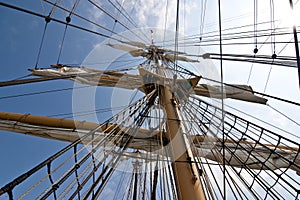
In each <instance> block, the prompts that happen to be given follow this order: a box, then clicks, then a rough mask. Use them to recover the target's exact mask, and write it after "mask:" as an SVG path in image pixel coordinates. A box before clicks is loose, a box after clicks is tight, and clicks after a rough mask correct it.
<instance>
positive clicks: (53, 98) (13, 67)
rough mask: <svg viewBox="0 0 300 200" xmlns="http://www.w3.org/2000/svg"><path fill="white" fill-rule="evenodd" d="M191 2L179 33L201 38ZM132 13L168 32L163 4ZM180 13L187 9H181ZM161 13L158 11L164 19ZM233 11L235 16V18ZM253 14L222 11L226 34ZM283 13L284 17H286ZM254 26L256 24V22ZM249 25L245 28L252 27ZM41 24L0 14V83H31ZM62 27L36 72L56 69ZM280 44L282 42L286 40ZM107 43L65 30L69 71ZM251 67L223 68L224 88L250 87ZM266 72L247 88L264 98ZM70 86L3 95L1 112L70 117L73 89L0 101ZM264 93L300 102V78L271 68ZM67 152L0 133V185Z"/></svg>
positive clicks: (51, 33) (27, 4) (17, 89)
mask: <svg viewBox="0 0 300 200" xmlns="http://www.w3.org/2000/svg"><path fill="white" fill-rule="evenodd" d="M4 2H7V3H9V4H13V5H17V6H20V7H22V8H25V9H29V10H33V11H36V12H39V13H43V12H44V11H43V8H42V6H41V4H40V2H39V1H34V0H29V1H4ZM188 3H190V4H186V7H185V8H186V10H188V12H187V14H186V16H185V15H181V19H182V21H184V23H183V25H182V26H181V28H180V31H181V34H183V35H184V34H186V35H192V34H195V33H198V31H199V21H198V20H196V19H195V17H194V15H195V14H194V13H197V11H199V10H198V9H199V5H198V4H197V3H195V2H188ZM233 5H234V6H233ZM251 5H252V4H251ZM284 5H285V6H284V9H283V10H287V9H288V5H286V4H284ZM43 6H44V7H45V13H48V12H49V10H50V7H49V5H48V4H46V3H43ZM79 6H80V8H78V13H80V14H82V15H85V16H87V17H89V18H91V19H93V20H95V21H97V22H99V23H101V24H102V25H104V26H106V27H108V28H109V29H111V28H112V22H113V20H111V19H109V18H108V17H107V16H105V15H104V14H99V10H97V9H95V8H94V7H92V6H91V5H88V4H87V3H84V2H81V3H80V4H79ZM135 6H136V7H137V8H136V9H135V10H133V18H134V19H136V22H137V23H138V25H139V26H142V25H145V26H146V27H159V28H164V17H161V16H162V15H161V12H162V10H163V9H164V7H165V2H163V1H153V2H152V1H151V2H149V5H148V7H147V6H145V5H143V4H142V3H139V2H137V3H136V5H135ZM66 7H68V8H70V7H71V6H70V4H69V2H66ZM129 7H130V4H128V7H127V8H129ZM207 7H208V10H209V11H210V12H207V17H206V21H205V22H206V24H207V26H206V28H205V31H207V32H208V31H211V30H216V29H217V7H216V1H213V2H212V1H211V2H210V3H208V5H207ZM280 7H281V5H278V4H276V11H277V13H280ZM149 8H152V9H149ZM236 8H239V10H238V11H237V9H236ZM181 9H183V6H182V7H181ZM264 9H267V8H266V6H265V5H262V7H261V10H262V11H263V10H264ZM159 10H160V11H161V12H159ZM128 11H130V9H128ZM174 11H175V7H174V5H170V11H169V13H168V20H169V21H168V23H167V29H170V30H174V22H175V20H174V19H175V18H174V15H173V14H174ZM233 11H236V13H233ZM251 12H252V9H251V10H249V9H248V6H247V5H244V4H243V3H242V1H235V2H233V3H230V4H224V5H223V14H224V24H223V25H224V28H229V27H231V26H238V25H240V24H245V20H252V18H253V17H252V16H251ZM285 12H286V13H287V11H285ZM266 13H267V14H265V15H266V16H263V15H260V17H261V18H260V19H261V21H263V19H262V18H263V17H267V16H268V12H266ZM284 14H285V13H284V12H283V13H282V15H280V17H281V16H283V17H284V16H285V15H284ZM54 16H55V17H57V18H59V19H62V20H64V17H65V13H64V12H61V11H58V10H56V11H55V13H54ZM281 19H282V18H281ZM282 21H285V20H282ZM287 21H289V20H287ZM298 21H299V20H298ZM250 22H251V23H252V21H250ZM72 23H75V24H78V25H82V26H86V27H87V28H89V29H92V30H96V31H99V32H101V33H105V34H109V33H107V32H106V31H103V30H100V29H99V28H97V27H95V26H93V25H91V24H88V23H85V22H83V21H81V20H79V19H77V18H76V17H74V18H73V17H72ZM246 23H248V21H247V22H246ZM284 23H285V22H282V24H284ZM44 25H45V21H44V19H41V18H38V17H35V16H31V15H29V14H25V13H21V12H19V11H14V10H12V9H8V8H5V7H0V27H1V29H0V35H1V37H0V44H1V45H0V55H1V73H0V81H7V80H12V79H17V78H20V77H23V76H26V75H28V74H29V71H28V70H27V69H28V68H34V67H35V64H36V62H37V54H38V51H39V45H40V42H41V37H42V33H43V28H44ZM64 28H65V26H64V25H62V24H58V23H56V22H50V23H49V24H48V27H47V31H46V35H45V39H44V43H43V48H42V50H41V55H40V58H39V62H38V67H41V68H43V67H49V66H50V64H55V63H56V61H57V59H58V52H59V47H60V44H61V40H62V36H63V31H64ZM115 31H116V32H121V31H124V28H122V27H120V26H116V28H115ZM149 35H150V34H149ZM277 39H278V40H281V38H277ZM289 39H290V38H288V40H289ZM103 40H104V38H103V37H101V36H96V35H94V34H91V33H87V32H85V31H81V30H77V29H74V28H71V27H68V30H67V35H66V39H65V42H64V45H63V51H62V55H61V58H60V62H61V63H64V64H74V65H80V64H81V63H82V62H83V61H84V59H85V58H86V57H87V55H88V54H89V53H90V52H91V50H92V49H93V48H94V47H95V46H96V45H97V44H98V43H100V42H102V41H103ZM270 48H271V47H270V46H267V45H265V46H263V47H262V49H261V50H260V52H264V53H265V52H266V53H265V54H268V55H269V54H271V50H270ZM277 49H278V51H279V50H280V49H282V46H280V45H278V46H277ZM205 51H218V49H217V47H207V48H205ZM224 51H227V52H230V53H237V52H238V53H245V54H246V53H247V54H251V53H252V51H253V46H250V45H249V46H247V47H245V48H243V47H238V46H234V47H228V48H227V47H225V48H224ZM278 51H277V52H278ZM291 52H293V46H292V45H289V47H288V48H286V49H285V50H284V51H283V52H282V54H281V55H290V54H291ZM291 56H294V55H291ZM99 57H100V58H99V60H101V55H99ZM214 63H215V65H216V66H218V64H219V63H218V62H214ZM250 67H251V63H246V64H245V63H243V64H241V63H232V62H231V63H224V68H225V71H224V77H225V82H229V83H242V84H246V83H247V78H248V75H249V69H250ZM217 68H218V67H217ZM269 68H270V66H263V65H254V68H253V74H252V76H251V79H250V82H249V84H250V85H253V89H254V90H257V91H260V92H263V90H264V86H265V82H266V77H267V74H268V73H269ZM73 85H74V84H73V82H71V81H67V80H56V81H49V82H42V83H33V84H26V85H18V86H10V87H3V88H0V111H4V112H16V113H30V114H33V115H42V116H50V115H54V114H59V113H70V112H72V90H68V91H64V92H57V93H48V94H40V95H32V96H25V97H18V98H7V99H1V97H5V96H10V95H16V94H24V93H31V92H39V91H45V90H51V89H60V88H70V87H73ZM77 86H78V85H77ZM102 91H104V93H103V94H105V96H104V95H103V96H101V95H99V94H98V96H97V98H98V99H97V101H96V102H97V103H99V106H98V107H99V108H101V107H102V108H105V107H107V106H110V103H111V101H110V99H109V98H110V97H111V93H110V92H111V91H110V90H109V89H103V90H102ZM266 93H268V94H272V95H275V96H279V97H282V98H286V99H290V100H293V101H296V102H300V93H299V87H298V77H297V71H296V70H295V69H287V68H283V67H278V66H274V67H273V69H272V74H271V76H270V80H269V84H268V87H267V90H266ZM107 97H108V98H107ZM227 103H228V104H229V105H233V106H236V107H237V108H240V109H242V110H243V111H245V112H249V113H252V114H253V115H254V116H257V117H259V118H264V119H265V120H267V121H269V122H270V123H273V124H276V125H278V126H280V127H282V128H283V129H287V130H289V131H291V132H295V133H296V132H299V126H297V125H295V123H292V122H290V121H289V120H287V119H286V118H285V117H283V116H282V115H280V114H278V113H276V112H274V111H273V110H271V109H270V108H269V107H266V106H262V105H254V104H248V103H244V102H237V101H233V100H228V101H227ZM269 103H270V105H272V106H274V107H276V108H278V109H280V110H281V111H283V112H284V113H285V114H286V115H288V116H290V117H291V118H293V119H294V120H295V121H297V122H299V121H300V109H299V107H296V106H290V105H286V104H283V103H281V102H278V101H274V100H269ZM96 107H97V105H96ZM104 116H105V115H104ZM254 121H255V120H254ZM66 145H67V143H65V142H58V141H50V140H47V139H42V138H37V137H31V136H26V135H22V134H18V133H10V132H5V131H0V150H1V152H2V153H1V163H0V170H1V172H0V186H2V185H3V184H5V183H7V182H8V181H10V180H12V178H15V177H16V176H17V175H20V174H21V173H23V172H25V171H27V170H28V169H30V168H31V167H33V166H34V165H35V164H37V163H39V162H41V161H42V160H43V159H45V158H47V157H48V156H50V155H52V154H53V153H54V152H56V151H57V150H59V149H61V148H62V147H64V146H66Z"/></svg>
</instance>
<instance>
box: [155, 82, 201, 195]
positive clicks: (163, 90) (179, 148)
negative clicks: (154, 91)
mask: <svg viewBox="0 0 300 200" xmlns="http://www.w3.org/2000/svg"><path fill="white" fill-rule="evenodd" d="M159 95H160V99H161V104H162V105H163V107H164V108H165V112H166V117H167V137H168V139H169V141H170V145H169V146H170V148H169V155H170V156H171V159H172V169H173V173H174V180H175V184H176V189H177V196H178V199H180V200H184V199H188V200H202V199H205V195H204V192H203V187H202V185H201V182H200V176H199V173H198V170H197V168H196V165H195V163H192V162H190V161H191V158H192V152H191V150H190V148H189V146H188V145H187V144H186V143H185V138H184V136H183V134H182V130H181V128H180V123H181V122H180V118H179V116H178V107H177V104H176V101H175V99H174V98H173V93H172V91H171V89H170V87H168V86H161V87H160V94H159Z"/></svg>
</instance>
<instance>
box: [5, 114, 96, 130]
mask: <svg viewBox="0 0 300 200" xmlns="http://www.w3.org/2000/svg"><path fill="white" fill-rule="evenodd" d="M0 119H1V120H10V121H17V122H22V123H29V124H32V125H36V126H48V127H55V128H67V129H84V130H93V129H95V128H96V127H97V126H99V124H97V123H92V122H85V121H74V120H67V119H58V118H52V117H44V116H34V115H30V114H17V113H9V112H0Z"/></svg>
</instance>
